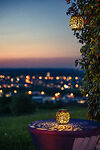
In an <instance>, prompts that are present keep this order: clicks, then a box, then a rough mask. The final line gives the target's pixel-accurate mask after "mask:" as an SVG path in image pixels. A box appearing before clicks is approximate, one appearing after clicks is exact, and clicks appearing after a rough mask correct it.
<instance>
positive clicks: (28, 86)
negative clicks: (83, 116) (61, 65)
mask: <svg viewBox="0 0 100 150" xmlns="http://www.w3.org/2000/svg"><path fill="white" fill-rule="evenodd" d="M81 89H82V77H81V76H74V75H73V76H65V75H64V76H62V75H61V76H59V75H56V76H55V75H52V74H51V73H50V72H46V75H45V76H43V75H40V74H37V75H32V74H31V75H30V74H27V75H25V74H21V75H19V76H18V75H17V76H16V75H11V76H10V75H4V74H0V97H11V96H14V95H17V94H20V93H27V94H28V95H30V96H31V97H32V100H33V101H36V102H38V103H45V102H46V101H52V102H53V103H56V102H57V101H59V100H61V101H62V102H64V103H69V102H75V101H76V102H77V103H81V104H84V103H85V102H86V99H87V97H88V94H86V95H85V96H84V97H83V96H82V94H81Z"/></svg>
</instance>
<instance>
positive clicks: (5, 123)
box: [0, 106, 87, 150]
mask: <svg viewBox="0 0 100 150" xmlns="http://www.w3.org/2000/svg"><path fill="white" fill-rule="evenodd" d="M67 109H68V110H69V112H70V114H71V118H81V119H87V117H86V113H87V108H86V107H83V106H68V107H67ZM56 111H57V110H40V111H38V112H36V113H34V114H31V115H25V116H16V117H14V116H8V117H6V116H5V117H0V150H35V149H34V147H33V144H32V140H31V137H30V134H29V132H28V129H27V125H28V124H29V123H30V122H33V121H35V120H42V119H50V118H55V114H56Z"/></svg>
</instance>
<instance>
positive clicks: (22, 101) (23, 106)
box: [10, 94, 35, 115]
mask: <svg viewBox="0 0 100 150" xmlns="http://www.w3.org/2000/svg"><path fill="white" fill-rule="evenodd" d="M10 108H11V112H12V114H14V115H20V114H27V113H32V112H34V111H35V105H33V103H32V100H31V97H30V96H29V95H27V94H18V95H16V96H14V97H13V98H12V102H11V104H10Z"/></svg>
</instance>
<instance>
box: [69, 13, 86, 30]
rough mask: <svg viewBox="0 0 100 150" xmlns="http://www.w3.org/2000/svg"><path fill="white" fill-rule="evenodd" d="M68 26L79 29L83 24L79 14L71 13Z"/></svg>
mask: <svg viewBox="0 0 100 150" xmlns="http://www.w3.org/2000/svg"><path fill="white" fill-rule="evenodd" d="M69 25H70V27H71V29H72V30H75V31H76V30H81V29H82V28H83V25H84V20H83V18H82V17H81V16H79V15H73V16H72V17H71V19H70V23H69Z"/></svg>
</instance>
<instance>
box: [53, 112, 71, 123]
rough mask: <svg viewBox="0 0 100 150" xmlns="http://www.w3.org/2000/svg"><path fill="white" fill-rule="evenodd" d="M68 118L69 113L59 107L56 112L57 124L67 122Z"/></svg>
mask: <svg viewBox="0 0 100 150" xmlns="http://www.w3.org/2000/svg"><path fill="white" fill-rule="evenodd" d="M69 119H70V114H69V112H68V111H67V110H65V109H61V110H59V111H58V112H57V113H56V120H57V122H58V124H62V125H64V124H67V123H68V122H69Z"/></svg>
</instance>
